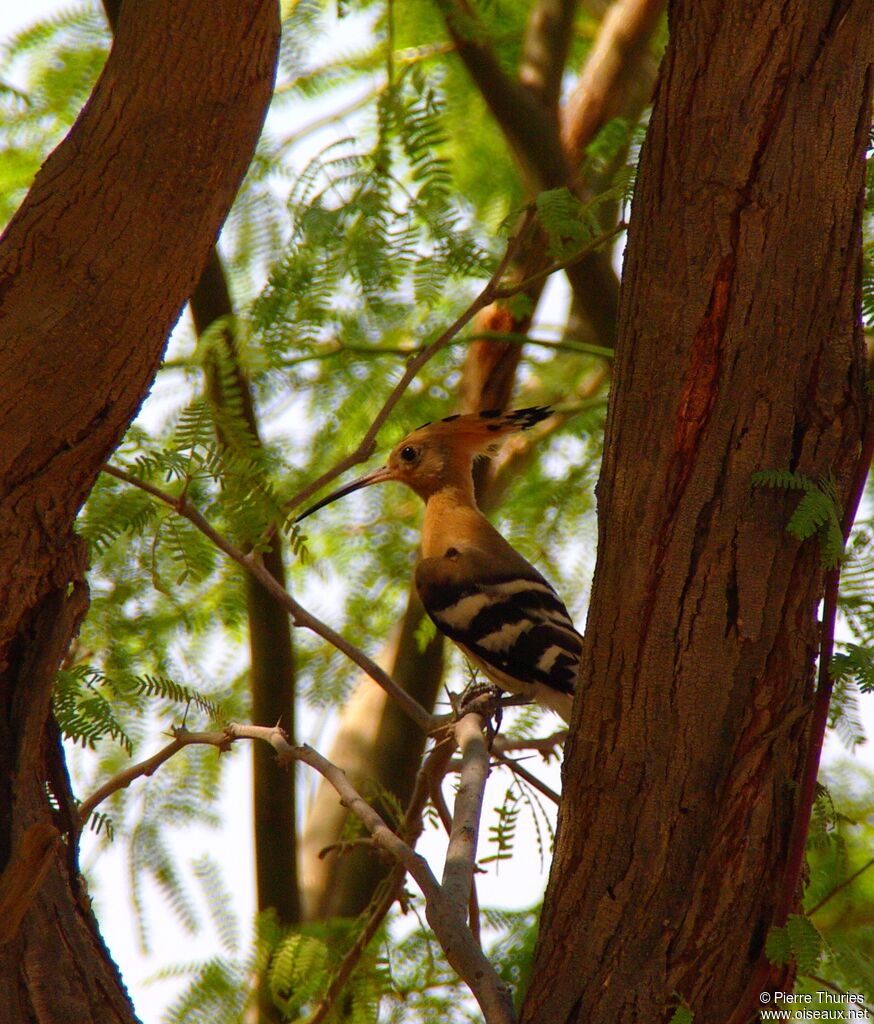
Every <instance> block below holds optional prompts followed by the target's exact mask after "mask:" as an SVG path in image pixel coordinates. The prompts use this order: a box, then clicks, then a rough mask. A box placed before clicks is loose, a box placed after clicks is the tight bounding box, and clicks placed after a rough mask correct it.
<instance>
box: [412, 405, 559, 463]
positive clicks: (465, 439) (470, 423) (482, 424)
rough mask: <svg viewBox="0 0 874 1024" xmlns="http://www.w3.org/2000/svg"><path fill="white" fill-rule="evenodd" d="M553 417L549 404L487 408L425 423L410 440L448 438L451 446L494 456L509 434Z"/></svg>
mask: <svg viewBox="0 0 874 1024" xmlns="http://www.w3.org/2000/svg"><path fill="white" fill-rule="evenodd" d="M551 415H552V409H551V408H550V407H549V406H546V405H533V406H530V407H529V408H527V409H509V410H506V411H504V410H502V409H486V410H485V411H483V412H472V413H467V414H465V415H461V414H456V415H455V416H446V417H444V418H443V419H442V420H435V421H434V422H433V423H423V424H422V426H421V427H418V428H417V429H416V430H414V431H413V433H412V434H410V435H409V436H410V438H413V437H422V438H425V437H427V438H429V439H431V438H440V439H443V438H445V439H446V440H447V441H448V442H449V443H450V444H452V445H458V446H459V447H462V448H464V449H465V450H466V451H468V452H469V453H470V454H471V455H494V454H495V452H497V451H498V449H499V448H500V446H501V441H502V439H503V438H504V437H505V436H506V435H507V434H513V433H517V432H518V431H521V430H528V429H529V428H531V427H533V426H534V424H535V423H540V421H541V420H545V419H546V418H547V417H548V416H551Z"/></svg>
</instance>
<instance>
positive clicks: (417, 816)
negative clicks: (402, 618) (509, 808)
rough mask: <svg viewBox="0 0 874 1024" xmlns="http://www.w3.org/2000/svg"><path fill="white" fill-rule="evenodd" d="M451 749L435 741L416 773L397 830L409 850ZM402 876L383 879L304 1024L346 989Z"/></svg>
mask: <svg viewBox="0 0 874 1024" xmlns="http://www.w3.org/2000/svg"><path fill="white" fill-rule="evenodd" d="M454 749H455V741H454V738H450V737H447V738H445V739H443V740H440V741H438V743H437V744H436V745H435V746H434V747H433V748H432V750H431V751H430V753H429V754H428V755H427V757H426V758H425V761H424V763H423V764H422V767H421V768H420V769H419V772H418V775H417V776H416V787H415V789H414V790H413V794H412V796H411V797H410V802H409V804H408V805H407V810H406V812H405V814H404V820H403V823H402V825H401V829H400V832H401V836H402V837H403V838H404V839H405V840H406V841H407V842H408V843H409V844H410V846H412V847H415V845H416V841H417V840H418V838H419V835H420V834H421V831H422V811H423V810H424V808H425V804H426V803H427V800H428V796H429V795H430V794H432V793H433V790H434V786H435V784H436V786H437V788H438V789H439V786H440V780H441V779H442V778H443V776H444V775H445V774H446V766H447V765H448V763H449V759H450V758H451V757H452V752H453V750H454ZM405 876H406V872H405V871H404V868H403V867H402V866H401V865H400V864H395V866H394V867H393V868H392V869H391V871H390V872H389V875H388V877H387V878H386V879H385V883H384V885H385V891H384V892H383V894H382V896H381V898H380V899H379V900H378V901H377V903H376V905H375V906H374V908H373V910H372V911H371V912H370V916H369V917H368V919H367V922H366V923H365V925H364V927H363V928H362V930H361V932H360V933H359V935H358V937H357V938H356V940H355V942H354V943H353V944H352V946H351V947H350V948H349V949H348V950H347V952H346V955H345V956H344V957H343V961H342V963H341V964H340V966H339V967H338V968H337V971H336V973H335V974H334V977H333V978H332V979H331V982H330V984H329V985H328V988H327V991H326V992H325V994H324V996H322V998H321V999H320V1000H319V1003H318V1005H317V1006H316V1008H315V1010H313V1012H312V1014H311V1015H310V1016H309V1017H308V1018H307V1021H306V1024H321V1022H322V1021H323V1020H324V1019H325V1018H326V1017H327V1016H328V1014H329V1013H330V1012H331V1008H332V1007H333V1006H334V1004H335V1003H336V1002H337V999H338V998H339V996H340V993H341V992H342V991H343V989H344V988H345V987H346V983H347V982H348V980H349V978H350V977H351V975H352V972H353V971H354V970H355V968H356V967H357V965H358V963H359V961H360V960H361V957H362V956H363V955H364V951H365V950H366V949H367V947H368V946H369V945H370V943H371V941H372V940H373V937H374V936H375V935H376V933H377V932H378V931H379V928H380V926H381V924H382V922H383V921H384V920H385V918H386V915H387V914H388V912H389V911H390V910H391V908H392V905H393V904H394V902H395V900H396V899H397V898H398V896H399V895H400V892H401V889H402V886H403V881H404V878H405Z"/></svg>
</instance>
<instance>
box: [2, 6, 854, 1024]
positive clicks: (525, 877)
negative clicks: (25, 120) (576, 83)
mask: <svg viewBox="0 0 874 1024" xmlns="http://www.w3.org/2000/svg"><path fill="white" fill-rule="evenodd" d="M66 6H67V4H65V3H59V2H58V0H28V3H26V4H0V39H4V38H7V37H8V36H9V35H11V34H13V33H14V32H16V31H18V30H19V29H21V28H24V27H26V26H27V25H29V24H32V23H33V22H34V21H35V20H37V19H39V18H40V17H42V16H44V15H45V14H47V13H50V12H52V11H57V10H62V9H63V8H64V7H66ZM562 284H563V282H562V283H559V282H558V281H556V282H555V284H554V285H553V287H554V288H555V289H556V293H557V295H556V305H558V304H560V303H561V297H560V295H561V292H562V291H563V287H562ZM546 319H547V320H548V321H549V322H553V323H554V322H558V320H559V319H560V317H559V316H558V312H557V311H556V310H555V309H553V311H552V312H551V315H550V316H548V317H546ZM862 710H863V714H864V719H865V725H866V729H867V730H868V732H869V735H872V736H874V699H871V698H867V699H866V698H863V699H862ZM158 745H160V742H159V741H158V740H156V748H157V746H158ZM325 750H326V748H325ZM71 753H72V756H73V759H74V760H75V758H76V757H78V756H81V752H79V751H76V752H71ZM183 756H184V755H183ZM225 756H227V757H228V758H229V768H227V769H226V783H225V791H224V793H223V797H222V807H223V815H224V824H223V826H222V828H221V829H220V830H219V832H218V833H216V832H213V831H209V830H205V829H202V828H190V829H187V830H184V831H177V832H176V833H175V834H173V835H172V837H171V839H170V845H171V847H172V848H173V849H174V850H175V851H176V852H177V854H178V859H179V864H180V868H181V869H182V870H183V872H184V873H186V875H187V878H188V880H189V882H190V883H191V884H190V891H191V892H192V893H195V894H199V892H200V890H199V887H198V886H197V884H196V883H195V882H194V876H193V874H192V872H191V870H190V865H191V864H192V863H193V862H194V861H195V860H197V859H198V858H199V857H200V856H201V855H202V854H203V853H209V854H210V855H211V856H212V857H213V858H215V859H217V860H218V861H219V863H220V864H221V865H222V869H223V872H224V876H225V880H226V882H228V883H229V884H231V885H232V886H233V890H234V901H235V909H236V912H237V914H238V917H239V919H240V923H241V925H242V926H243V928H244V929H246V930H247V932H248V926H249V922H250V921H251V919H252V916H253V913H254V908H255V900H254V882H253V877H254V870H253V860H254V858H253V848H252V836H251V829H250V822H251V797H250V788H251V775H250V769H249V764H250V754H249V749H248V747H247V746H245V745H242V744H241V745H240V746H239V747H238V748H237V749H236V750H234V751H233V752H232V753H231V754H230V755H225ZM843 756H845V752H844V751H843V748H841V747H840V744H839V743H838V742H837V741H836V740H834V739H832V740H830V741H829V744H828V747H827V752H826V762H828V761H830V760H833V759H834V758H835V757H843ZM858 760H859V761H860V762H861V763H864V764H866V765H868V766H869V767H871V768H874V749H872V745H871V744H869V745H868V746H866V747H863V748H862V749H861V750H860V752H859V754H858ZM532 767H533V769H534V770H535V771H536V772H537V773H538V774H539V775H541V776H542V777H544V781H547V782H549V783H550V784H551V785H552V786H553V787H555V788H558V786H559V780H558V776H557V770H556V769H552V770H545V769H544V768H543V766H542V765H537V764H532ZM135 785H137V786H143V785H148V782H147V781H144V780H141V781H139V782H137V783H136V784H135ZM505 785H506V784H505V782H504V780H503V779H497V780H495V781H494V782H493V783H492V786H493V787H494V793H495V797H496V799H500V797H501V795H502V794H503V792H504V789H505ZM492 820H493V819H492V818H489V817H487V818H486V819H485V820H484V821H483V826H482V831H483V840H482V842H481V850H482V851H483V852H488V851H485V850H484V845H485V843H484V840H485V836H486V832H487V828H488V825H489V824H490V823H491V822H492ZM533 845H534V844H533V840H530V856H529V855H517V856H516V857H514V859H513V861H512V862H509V863H507V862H504V863H502V864H501V865H500V869H499V871H498V870H497V869H496V868H495V866H491V867H490V870H489V872H488V873H487V874H486V875H484V876H481V877H480V880H479V885H480V900H481V902H482V903H483V905H486V906H489V905H492V906H494V905H502V906H512V907H520V908H521V907H526V906H530V905H531V904H532V903H534V902H535V901H536V900H537V898H538V896H539V893H540V892H541V891H542V888H543V884H544V883H545V877H544V875H543V874H542V873H541V871H540V868H539V859H538V856H537V853H536V851H535V850H534V848H533ZM420 849H421V850H422V852H425V853H426V854H427V855H429V857H430V856H431V855H433V856H434V857H435V858H436V859H437V863H439V864H441V865H442V840H440V839H439V838H438V837H437V836H436V835H434V834H431V835H427V836H426V837H425V838H424V839H423V842H422V844H421V846H420ZM94 850H95V844H94V842H93V840H92V839H91V837H89V836H86V837H84V839H83V851H82V863H83V865H84V866H86V867H89V868H92V869H93V875H94V876H95V877H97V878H98V880H99V884H98V889H97V891H96V892H95V893H94V894H93V895H95V908H96V910H97V913H98V916H99V919H100V923H101V928H102V930H103V934H104V937H105V939H106V941H107V944H108V946H109V948H110V950H111V951H112V953H113V956H114V957H115V959H116V961H117V962H118V964H119V965H120V967H121V970H122V974H123V977H124V979H125V982H126V984H127V986H128V988H129V990H130V992H131V995H132V997H133V999H134V1004H135V1006H136V1008H137V1011H138V1013H139V1015H140V1017H141V1019H142V1020H143V1021H144V1024H158V1022H159V1020H160V1017H161V1012H162V1010H163V1009H164V1008H165V1006H166V1005H167V1003H168V1002H169V1000H170V999H171V998H172V995H173V993H174V992H175V991H177V990H178V988H179V983H178V982H172V981H170V982H160V983H155V984H152V985H146V984H145V982H146V979H148V978H149V977H150V976H151V975H153V974H154V973H155V972H156V971H158V970H159V969H160V968H161V967H163V966H165V965H167V964H172V963H179V962H188V961H191V960H193V959H198V960H200V959H203V958H205V957H207V956H208V955H209V954H210V953H211V952H215V953H218V952H220V947H219V943H218V941H217V939H215V938H214V937H213V936H212V934H211V928H210V926H209V925H208V924H206V923H205V927H204V929H203V930H202V932H201V933H200V934H199V935H198V936H197V937H196V939H193V938H192V937H191V936H188V935H187V934H185V933H184V932H183V931H182V929H181V927H180V925H179V923H178V921H177V919H176V918H175V916H174V915H173V914H172V913H171V912H170V911H169V909H168V907H167V906H166V904H165V902H164V900H163V898H162V897H161V895H160V893H158V892H157V891H155V892H154V895H155V898H154V899H153V900H151V901H150V903H151V906H150V908H149V918H150V933H151V936H152V941H153V945H154V947H155V951H154V952H153V953H152V954H151V955H150V956H144V955H143V953H142V951H141V950H140V948H139V946H138V940H137V935H136V931H135V927H134V921H133V912H132V910H131V906H130V902H129V898H128V893H129V881H128V877H127V862H126V851H125V849H124V847H123V846H122V844H121V843H116V844H115V846H114V847H113V848H112V849H110V850H109V851H108V852H104V853H102V854H101V855H100V858H99V864H95V863H94ZM150 885H151V883H147V885H146V892H147V893H148V892H150V891H152V890H150ZM195 899H197V896H196V897H195ZM200 909H201V911H202V913H201V917H202V919H203V921H204V922H207V915H206V909H205V904H204V903H203V902H202V900H201V902H200Z"/></svg>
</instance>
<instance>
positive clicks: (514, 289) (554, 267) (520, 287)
mask: <svg viewBox="0 0 874 1024" xmlns="http://www.w3.org/2000/svg"><path fill="white" fill-rule="evenodd" d="M627 227H628V224H626V222H625V221H624V220H621V221H619V223H618V224H617V225H616V226H615V227H612V228H610V229H609V231H604V232H603V233H602V234H600V235H598V237H597V238H594V239H593V240H592V241H591V242H589V244H588V245H584V246H583V247H582V249H578V250H577V252H575V253H574V254H573V256H568V258H567V259H564V260H558V261H557V262H555V263H551V264H550V265H549V266H548V267H544V268H543V270H538V271H537V273H536V274H532V275H531V276H530V277H526V278H525V280H524V281H519V282H518V283H515V284H512V285H508V286H507V287H506V288H498V289H496V291H495V298H496V299H509V298H511V297H512V296H513V295H517V294H518V293H519V292H524V291H526V290H527V289H528V288H530V287H531V285H533V284H537V283H538V282H539V281H543V280H544V279H545V278H547V277H551V276H552V275H553V274H556V273H558V271H559V270H567V269H568V267H573V266H575V265H576V264H577V263H582V261H583V260H584V259H586V257H588V256H591V255H592V253H594V252H597V251H598V249H600V248H601V246H602V245H604V244H605V243H606V242H609V241H610V239H611V238H615V237H616V235H618V234H621V233H622V232H623V231H624V230H625V229H626V228H627Z"/></svg>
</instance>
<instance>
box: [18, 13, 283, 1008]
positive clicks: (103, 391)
mask: <svg viewBox="0 0 874 1024" xmlns="http://www.w3.org/2000/svg"><path fill="white" fill-rule="evenodd" d="M278 36H279V21H278V11H277V8H276V5H275V3H273V2H272V0H266V2H263V0H248V2H242V3H239V2H237V0H234V2H233V3H231V2H228V0H216V2H211V3H202V2H199V0H190V2H187V3H175V2H174V3H168V2H165V0H143V2H139V3H136V4H127V5H125V7H124V10H123V13H122V15H121V17H120V19H119V24H118V30H117V33H116V39H115V44H114V46H113V49H112V52H111V54H110V57H109V60H108V62H107V65H106V67H105V69H104V72H103V74H102V75H101V78H100V81H99V82H98V84H97V86H96V88H95V91H94V94H93V95H92V97H91V99H90V100H89V102H88V103H87V105H86V107H85V109H84V110H83V112H82V114H81V115H80V117H79V119H78V120H77V122H76V124H75V125H74V127H73V129H72V130H71V132H70V134H69V136H68V137H67V139H66V140H65V141H64V142H63V143H62V144H61V146H59V147H58V149H57V150H56V151H55V152H54V153H53V154H52V156H51V157H50V158H49V159H48V160H47V162H46V164H45V165H44V167H43V169H42V170H41V171H40V173H39V175H38V176H37V178H36V181H35V182H34V185H33V188H32V189H31V191H30V193H29V195H28V197H27V199H26V200H25V202H24V204H23V205H22V207H21V209H20V210H19V212H18V213H17V214H16V216H15V218H14V219H13V221H12V222H11V223H10V225H9V227H8V229H7V231H6V233H5V235H4V237H3V239H2V242H0V336H2V338H3V346H2V349H0V393H2V394H3V396H4V397H3V403H2V405H0V482H2V483H0V870H2V872H3V874H2V879H0V902H2V908H3V915H2V924H0V943H2V944H0V1006H2V1007H3V1014H4V1017H5V1018H6V1019H9V1020H11V1021H18V1020H37V1019H38V1020H40V1021H41V1022H47V1024H50V1022H52V1021H64V1022H66V1021H71V1020H75V1021H77V1022H83V1024H87V1022H89V1021H130V1020H132V1019H134V1018H133V1012H132V1010H131V1007H130V1004H129V1001H128V999H127V995H126V993H125V991H124V988H123V986H122V984H121V982H120V979H119V978H118V974H117V971H116V969H115V966H114V964H113V963H112V962H111V960H110V959H109V956H108V955H107V953H106V950H105V948H104V947H103V944H102V942H101V940H100V937H99V934H98V932H97V928H96V925H95V922H94V919H93V917H92V915H91V912H90V909H89V904H88V900H87V896H86V894H85V893H84V891H83V890H82V887H81V881H80V879H79V876H78V873H77V870H76V862H75V853H74V850H73V847H74V841H75V836H74V834H73V833H74V829H73V823H72V821H71V813H70V795H69V786H68V783H67V780H66V773H65V771H64V768H63V760H62V758H61V756H60V753H59V748H58V745H57V737H56V735H55V733H54V731H53V730H52V728H51V727H50V722H49V707H50V699H51V687H52V682H53V680H54V675H55V671H56V669H57V666H58V663H59V661H60V659H61V658H62V656H63V654H64V651H65V649H66V646H67V643H68V641H69V639H70V636H71V634H72V632H73V631H74V629H75V628H76V625H77V623H78V621H79V619H80V618H81V616H82V614H84V611H85V610H86V608H87V588H86V585H85V583H84V570H85V552H84V548H83V545H82V544H81V542H79V541H78V540H77V539H76V538H75V537H74V535H73V533H72V524H73V520H74V517H75V515H76V513H77V511H78V510H79V508H80V507H81V505H82V502H83V501H84V499H85V497H86V495H87V493H88V491H89V489H90V488H91V486H92V485H93V483H94V480H95V478H96V476H97V473H98V471H99V467H100V465H101V463H102V462H103V461H104V460H105V459H106V457H107V456H108V455H109V453H110V452H111V451H112V449H113V448H114V447H115V445H116V444H117V443H118V441H119V439H120V438H121V436H122V434H123V433H124V430H125V428H126V427H127V425H128V423H129V422H130V420H131V418H132V417H133V416H134V414H135V413H136V411H137V409H138V408H139V406H140V404H141V402H142V400H143V398H144V396H145V394H146V392H147V390H148V388H149V385H150V384H151V381H152V378H153V376H154V373H155V370H156V368H157V366H158V362H159V360H160V357H161V353H162V351H163V347H164V343H165V341H166V337H167V334H168V333H169V331H170V329H171V327H172V326H173V324H174V323H175V322H176V319H177V318H178V316H179V311H180V309H181V308H182V305H183V303H184V302H185V301H186V299H187V298H188V296H189V295H190V294H191V292H192V290H193V288H194V286H195V284H196V282H197V280H198V277H199V275H200V273H201V271H202V269H203V267H204V264H205V262H206V259H207V256H208V253H209V250H210V248H211V246H212V245H213V243H214V241H215V237H216V234H217V232H218V229H219V227H220V225H221V223H222V221H223V219H224V217H225V215H226V213H227V210H228V207H229V206H230V203H231V201H232V199H233V197H234V194H235V192H236V190H237V187H238V186H239V183H240V180H241V178H242V176H243V174H244V172H245V169H246V166H247V164H248V161H249V159H250V157H251V154H252V151H253V148H254V145H255V140H256V138H257V135H258V132H259V130H260V127H261V124H262V121H263V117H264V112H265V110H266V107H267V103H268V100H269V97H270V92H271V88H272V82H273V73H274V67H275V60H276V52H277V46H278ZM47 784H48V785H50V786H51V789H52V791H53V794H54V796H55V798H56V801H57V803H58V805H59V808H60V810H59V811H57V812H53V811H52V808H51V805H50V802H49V799H48V796H47V793H46V786H47ZM53 830H54V832H53ZM35 876H36V877H38V879H39V880H40V881H41V884H28V882H27V880H28V879H33V878H34V877H35Z"/></svg>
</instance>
